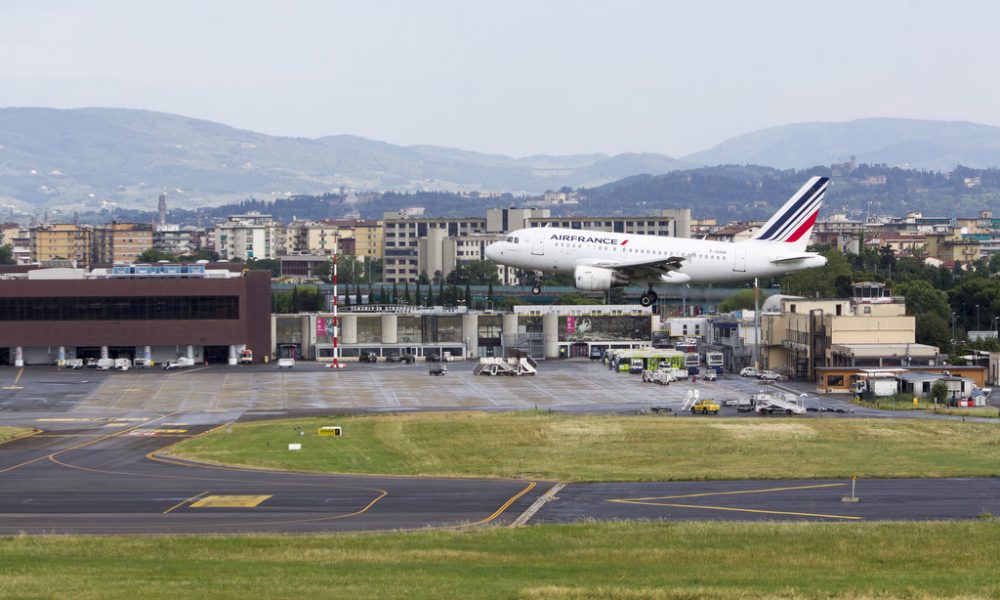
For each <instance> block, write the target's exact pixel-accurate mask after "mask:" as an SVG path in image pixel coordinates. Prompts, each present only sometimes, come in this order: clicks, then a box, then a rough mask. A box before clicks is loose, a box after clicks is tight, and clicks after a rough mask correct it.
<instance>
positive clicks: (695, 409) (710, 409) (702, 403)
mask: <svg viewBox="0 0 1000 600" xmlns="http://www.w3.org/2000/svg"><path fill="white" fill-rule="evenodd" d="M691 412H692V413H694V414H698V413H701V414H703V415H707V414H708V413H712V414H713V415H717V414H719V405H718V404H716V403H715V402H713V401H711V400H699V401H697V402H695V403H694V405H692V406H691Z"/></svg>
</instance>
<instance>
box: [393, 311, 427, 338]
mask: <svg viewBox="0 0 1000 600" xmlns="http://www.w3.org/2000/svg"><path fill="white" fill-rule="evenodd" d="M396 340H397V342H398V343H400V344H419V343H421V340H423V327H422V322H421V318H420V316H419V315H414V316H409V315H399V316H398V317H396Z"/></svg>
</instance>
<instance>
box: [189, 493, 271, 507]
mask: <svg viewBox="0 0 1000 600" xmlns="http://www.w3.org/2000/svg"><path fill="white" fill-rule="evenodd" d="M270 497H271V496H270V495H266V496H265V495H262V496H205V497H204V498H202V499H201V500H198V501H197V502H192V503H191V508H253V507H255V506H257V505H258V504H260V503H261V502H263V501H265V500H267V499H268V498H270Z"/></svg>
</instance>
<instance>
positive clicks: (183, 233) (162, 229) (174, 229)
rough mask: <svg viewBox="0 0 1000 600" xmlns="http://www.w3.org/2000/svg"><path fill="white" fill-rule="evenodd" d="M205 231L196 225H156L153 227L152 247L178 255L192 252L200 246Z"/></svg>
mask: <svg viewBox="0 0 1000 600" xmlns="http://www.w3.org/2000/svg"><path fill="white" fill-rule="evenodd" d="M204 236H205V231H204V230H202V229H198V228H196V227H181V226H180V225H171V224H167V225H156V226H154V227H153V249H154V250H159V251H160V252H166V253H167V254H173V255H176V256H180V255H183V254H194V253H195V252H197V251H198V250H200V249H201V248H202V239H203V237H204Z"/></svg>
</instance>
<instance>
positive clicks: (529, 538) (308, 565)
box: [0, 520, 1000, 600]
mask: <svg viewBox="0 0 1000 600" xmlns="http://www.w3.org/2000/svg"><path fill="white" fill-rule="evenodd" d="M998 557H1000V522H998V521H995V520H989V521H987V520H981V521H969V522H955V523H942V522H935V523H851V524H807V523H782V524H777V523H710V522H702V523H674V524H654V523H642V522H638V523H636V522H633V523H587V524H579V525H560V526H552V525H542V526H532V527H525V528H520V529H501V528H493V529H480V530H473V531H465V532H452V531H428V532H418V533H389V534H371V535H336V536H302V537H296V536H230V537H226V536H219V537H152V538H149V537H86V536H73V537H12V538H5V539H3V540H2V541H0V564H2V565H3V569H2V573H0V597H2V598H73V599H74V600H97V599H100V600H115V599H123V600H142V599H147V598H149V599H156V598H164V599H171V600H174V599H176V598H211V599H213V600H227V599H233V600H246V599H248V598H269V599H282V598H289V599H290V598H351V599H365V598H377V599H385V598H408V599H423V598H427V599H431V598H433V599H439V598H463V599H472V600H474V599H477V598H526V599H536V598H537V599H546V600H552V599H555V600H560V599H583V598H587V599H590V598H594V599H597V598H622V599H630V600H631V599H661V598H688V599H694V598H722V599H727V598H733V599H735V598H740V599H746V598H775V597H777V598H859V599H860V598H879V599H894V598H908V599H923V598H997V597H1000V579H998V578H997V576H996V574H997V569H998V568H1000V559H998Z"/></svg>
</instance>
